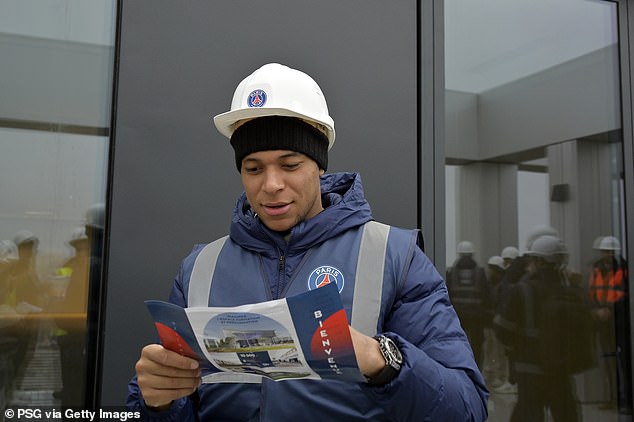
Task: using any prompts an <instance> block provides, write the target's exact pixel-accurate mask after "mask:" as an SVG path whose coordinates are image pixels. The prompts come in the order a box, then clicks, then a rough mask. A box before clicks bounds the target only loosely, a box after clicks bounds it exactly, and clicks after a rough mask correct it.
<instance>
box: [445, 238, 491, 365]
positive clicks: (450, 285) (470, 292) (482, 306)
mask: <svg viewBox="0 0 634 422" xmlns="http://www.w3.org/2000/svg"><path fill="white" fill-rule="evenodd" d="M456 252H458V258H457V259H456V260H455V261H454V263H453V265H452V266H451V267H450V268H449V269H448V270H447V289H448V290H449V296H450V297H451V301H452V302H453V304H454V307H455V308H456V312H457V313H458V316H459V317H460V322H461V323H462V327H463V328H464V330H465V332H466V333H467V336H468V337H469V342H470V343H471V347H472V348H473V353H474V354H475V358H476V363H477V364H478V365H482V364H483V361H482V359H483V357H482V353H483V352H482V348H483V345H484V327H485V326H486V325H487V323H488V311H489V306H490V305H489V303H490V297H489V294H490V293H489V286H488V282H487V279H486V275H485V272H484V268H482V267H481V266H480V265H478V263H477V262H476V261H475V259H474V258H473V255H474V253H475V248H474V246H473V243H471V242H470V241H468V240H463V241H462V242H460V243H458V246H457V247H456Z"/></svg>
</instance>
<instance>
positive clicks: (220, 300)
mask: <svg viewBox="0 0 634 422" xmlns="http://www.w3.org/2000/svg"><path fill="white" fill-rule="evenodd" d="M412 236H413V238H412ZM416 236H417V231H414V230H403V229H396V228H392V227H390V226H388V225H385V224H382V223H378V222H375V221H370V222H368V223H366V224H365V225H363V226H360V227H359V228H358V229H352V230H348V231H347V232H345V233H343V234H341V235H340V236H336V237H334V238H332V239H329V240H327V241H325V242H323V243H322V244H320V245H319V246H317V247H315V248H312V249H310V250H308V251H307V252H305V255H304V257H303V258H302V260H301V262H300V263H299V265H298V266H297V268H296V269H295V270H294V272H293V275H292V276H291V279H290V280H289V281H288V283H287V284H286V288H285V289H284V291H283V292H282V293H283V294H282V296H292V295H295V294H299V293H302V292H305V291H307V290H309V289H311V290H312V289H315V288H318V287H319V285H320V283H330V282H335V283H337V286H338V287H339V292H340V294H341V296H342V301H343V303H344V308H345V310H346V313H347V315H348V318H349V321H350V323H351V325H352V326H353V327H355V328H356V329H357V330H359V331H361V332H362V333H364V334H366V335H369V336H373V335H375V334H376V333H377V332H379V331H380V330H381V328H382V318H383V316H384V315H383V314H384V312H385V308H386V306H387V305H390V306H391V302H392V301H393V297H394V295H395V292H396V288H397V286H396V284H397V282H398V281H399V280H400V279H401V278H402V274H401V273H402V272H404V271H405V270H406V267H407V265H408V264H409V262H406V261H407V260H408V259H411V253H412V251H411V250H409V251H408V250H407V249H408V248H404V247H403V245H407V244H410V245H411V244H412V243H414V244H415V239H416ZM391 237H394V238H397V237H402V238H403V239H401V240H406V241H407V243H401V242H388V238H391ZM408 238H409V239H408ZM412 240H413V242H412ZM390 243H392V244H398V245H400V247H392V248H389V247H388V246H389V244H390ZM409 249H411V248H409ZM261 259H262V258H261V257H260V256H259V255H258V254H257V253H254V252H251V251H248V250H246V249H244V248H242V247H240V246H239V245H237V244H235V243H234V242H232V241H231V240H230V239H229V238H228V236H225V237H223V238H220V239H218V240H216V241H215V242H212V243H210V244H208V245H206V246H205V247H204V248H203V249H202V250H201V251H200V252H199V254H198V256H197V257H196V261H195V263H194V266H193V269H192V272H191V276H190V279H189V283H188V287H187V289H186V290H187V291H186V292H185V294H186V296H187V306H189V307H193V306H238V305H242V304H247V303H257V302H262V301H264V300H267V298H269V296H270V293H267V292H269V291H270V290H269V281H268V280H266V276H265V275H264V273H265V272H264V271H262V270H261V268H262V263H261V261H260V260H261ZM386 262H388V263H389V266H388V267H387V268H386ZM386 275H387V278H389V279H390V280H392V282H391V283H389V284H390V285H389V286H387V285H385V284H386V283H385V282H384V280H385V279H386ZM353 304H354V306H352V305H353ZM388 310H389V308H388Z"/></svg>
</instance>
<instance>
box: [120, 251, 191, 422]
mask: <svg viewBox="0 0 634 422" xmlns="http://www.w3.org/2000/svg"><path fill="white" fill-rule="evenodd" d="M199 251H200V247H196V248H194V251H193V252H192V254H190V255H189V256H188V257H187V258H186V259H185V260H184V261H183V263H182V264H181V266H180V269H179V271H178V274H177V275H176V277H175V279H174V284H173V285H172V292H171V293H170V299H169V301H170V302H172V303H174V304H176V305H179V306H182V307H185V306H187V299H186V293H185V292H186V291H187V286H184V285H183V280H189V274H190V273H191V269H192V266H193V262H194V260H195V257H196V255H197V254H198V252H199ZM126 405H127V407H128V408H129V409H130V410H132V411H139V412H141V420H143V421H156V422H158V421H165V422H167V421H174V422H181V421H183V422H189V421H197V420H198V416H197V409H195V407H196V406H195V405H194V403H193V401H192V400H191V399H190V397H183V398H181V399H179V400H176V401H174V402H173V403H172V406H171V407H170V408H169V410H166V411H164V412H154V411H152V410H150V409H148V408H147V407H146V406H145V401H144V400H143V396H142V394H141V390H140V389H139V385H138V384H137V379H136V377H134V378H133V379H132V380H131V381H130V382H129V383H128V397H127V399H126Z"/></svg>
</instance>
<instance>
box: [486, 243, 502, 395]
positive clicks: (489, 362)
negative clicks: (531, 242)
mask: <svg viewBox="0 0 634 422" xmlns="http://www.w3.org/2000/svg"><path fill="white" fill-rule="evenodd" d="M504 271H505V268H504V259H503V258H502V257H501V256H498V255H494V256H492V257H490V258H489V260H488V261H487V268H486V272H487V281H488V283H489V292H490V299H489V301H488V304H487V324H486V327H485V329H484V364H483V368H482V372H483V374H484V378H485V379H486V380H487V385H488V386H489V388H492V389H496V388H500V387H501V386H503V385H504V384H505V383H508V368H507V359H506V352H505V351H504V346H503V345H502V343H500V341H499V339H498V338H497V336H496V334H495V331H494V329H493V319H494V317H495V313H496V310H497V307H498V302H499V294H500V286H501V284H500V283H501V282H502V278H503V277H504Z"/></svg>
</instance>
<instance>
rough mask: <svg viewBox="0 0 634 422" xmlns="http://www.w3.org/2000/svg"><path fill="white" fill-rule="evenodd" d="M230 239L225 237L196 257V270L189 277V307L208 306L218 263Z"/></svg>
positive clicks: (211, 244)
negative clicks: (221, 252)
mask: <svg viewBox="0 0 634 422" xmlns="http://www.w3.org/2000/svg"><path fill="white" fill-rule="evenodd" d="M228 238H229V236H224V237H221V238H220V239H218V240H216V241H214V242H211V243H210V244H208V245H207V246H205V247H204V248H203V249H202V250H201V251H200V253H199V254H198V256H197V257H196V262H195V263H194V268H193V269H192V273H191V276H190V277H189V290H188V291H187V306H188V307H194V306H207V302H208V300H209V299H208V298H209V292H211V279H212V277H213V276H214V271H215V270H216V261H218V255H220V251H221V250H222V247H223V246H224V244H225V242H226V241H227V239H228ZM205 280H208V282H205Z"/></svg>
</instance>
